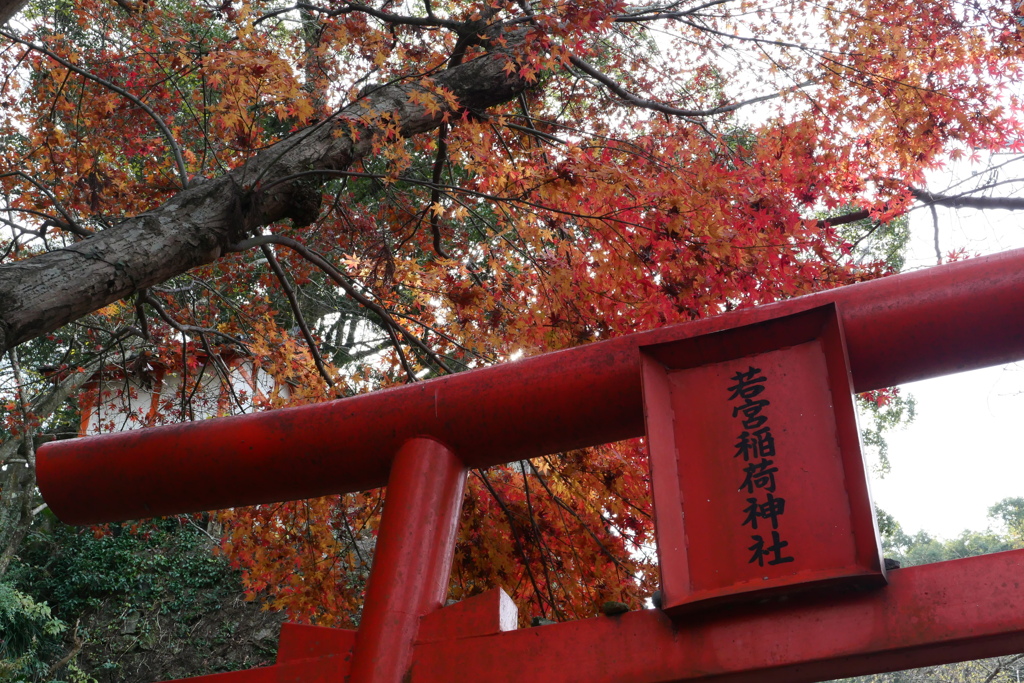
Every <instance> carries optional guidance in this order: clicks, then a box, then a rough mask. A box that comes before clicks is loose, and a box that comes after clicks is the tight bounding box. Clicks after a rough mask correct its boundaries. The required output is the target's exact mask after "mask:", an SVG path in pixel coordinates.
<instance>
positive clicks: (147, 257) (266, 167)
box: [0, 0, 526, 353]
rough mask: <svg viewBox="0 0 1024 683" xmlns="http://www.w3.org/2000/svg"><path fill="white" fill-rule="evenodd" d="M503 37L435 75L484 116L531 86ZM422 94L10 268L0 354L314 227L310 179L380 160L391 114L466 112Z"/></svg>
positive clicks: (4, 271) (330, 126)
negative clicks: (285, 231) (285, 227)
mask: <svg viewBox="0 0 1024 683" xmlns="http://www.w3.org/2000/svg"><path fill="white" fill-rule="evenodd" d="M4 1H5V0H0V2H4ZM504 37H505V38H506V39H507V40H508V43H507V46H506V47H504V48H502V49H496V50H494V51H492V52H490V53H488V54H487V55H485V56H482V57H479V58H477V59H474V60H472V61H470V62H467V63H465V64H461V65H459V66H457V67H453V68H451V69H448V70H446V71H443V72H441V73H440V74H438V75H437V76H435V77H434V78H433V82H434V84H435V85H436V86H439V87H441V88H445V89H447V90H449V91H451V92H452V93H454V95H455V96H456V97H457V98H458V101H459V104H460V107H461V109H460V110H459V111H461V110H469V111H477V112H480V111H483V110H485V109H487V108H488V107H492V106H495V105H497V104H501V103H503V102H507V101H509V100H511V99H513V98H515V97H516V96H518V94H519V93H520V92H522V91H523V90H524V89H525V88H526V83H525V81H523V80H522V79H521V78H519V77H518V76H517V75H516V74H517V72H518V69H513V70H512V73H511V74H510V73H509V72H508V70H507V65H508V64H509V63H510V61H513V57H512V56H511V54H510V50H512V49H513V47H512V46H514V45H515V44H516V43H518V42H519V40H518V39H519V38H520V36H519V35H515V34H505V36H504ZM417 91H424V88H423V86H421V85H418V84H395V85H389V86H385V87H382V88H380V89H378V90H375V91H373V92H372V93H369V94H368V95H367V96H366V97H363V98H361V99H359V100H357V101H356V102H353V103H352V104H350V105H348V106H347V107H345V108H344V109H342V110H341V111H340V112H339V113H338V114H336V115H335V116H334V117H332V118H331V119H329V120H328V121H325V122H322V123H319V124H316V125H314V126H310V127H309V128H306V129H305V130H303V131H300V132H299V133H296V134H295V135H293V136H291V137H289V138H287V139H285V140H282V141H281V142H278V143H276V144H275V145H273V146H271V147H269V148H268V149H266V150H264V151H263V152H260V153H259V154H257V155H256V156H254V157H253V158H252V159H250V160H249V161H248V162H247V163H246V164H245V165H243V166H241V167H239V168H237V169H235V170H233V171H231V172H230V173H228V174H226V175H224V176H221V177H219V178H215V179H211V180H198V181H193V182H192V184H191V185H190V186H189V187H188V188H186V189H184V190H182V191H181V192H179V193H178V194H177V195H176V196H174V197H173V198H172V199H171V200H170V201H168V202H167V203H166V204H164V205H163V206H161V207H159V208H157V209H155V210H153V211H149V212H147V213H145V214H142V215H140V216H136V217H134V218H130V219H127V220H125V221H123V222H122V223H120V224H119V225H117V226H115V227H113V228H111V229H108V230H104V231H102V232H99V233H97V234H96V235H93V236H92V237H89V238H88V239H85V240H82V241H81V242H78V243H76V244H75V245H73V246H71V247H68V248H66V249H61V250H57V251H52V252H48V253H46V254H41V255H39V256H36V257H34V258H31V259H27V260H25V261H18V262H15V263H10V264H6V265H3V266H0V353H2V352H5V351H6V350H8V349H10V348H13V347H14V346H16V345H18V344H20V343H22V342H24V341H27V340H29V339H32V338H34V337H36V336H39V335H41V334H46V333H47V332H51V331H53V330H55V329H57V328H59V327H60V326H62V325H65V324H67V323H69V322H72V321H74V320H76V319H78V318H80V317H82V316H84V315H87V314H89V313H91V312H92V311H95V310H97V309H98V308H101V307H103V306H105V305H107V304H109V303H112V302H114V301H118V300H120V299H123V298H125V297H127V296H130V295H131V294H132V293H134V292H136V291H138V290H140V289H143V288H145V287H148V286H150V285H155V284H158V283H160V282H163V281H165V280H167V279H169V278H172V277H174V276H176V275H180V274H182V273H184V272H186V271H188V270H190V269H192V268H195V267H197V266H201V265H204V264H207V263H210V262H212V261H214V260H216V259H217V258H218V257H220V255H221V254H222V253H223V251H224V249H225V248H226V247H228V246H229V245H231V244H233V243H235V242H238V241H239V240H241V239H244V238H246V237H248V236H250V235H252V234H253V233H254V231H256V230H258V229H259V228H260V227H262V226H265V225H268V224H270V223H274V222H276V221H280V220H282V219H284V218H292V219H293V220H294V221H295V223H296V224H297V225H305V224H308V223H309V222H311V221H312V220H313V219H314V218H315V213H316V210H318V209H319V197H320V186H321V185H322V183H323V182H324V181H326V180H327V178H328V177H329V176H318V175H311V172H315V171H343V170H345V169H347V168H349V167H350V166H351V165H352V164H353V163H354V162H357V161H358V160H360V159H362V158H363V157H365V156H367V155H368V154H370V153H371V152H372V148H373V137H374V134H375V133H376V132H379V131H380V130H381V127H382V125H383V124H382V122H383V121H384V120H385V118H386V120H387V121H389V122H390V123H392V124H397V126H398V129H399V130H400V132H401V134H402V135H403V136H405V137H409V136H412V135H416V134H419V133H424V132H426V131H429V130H431V129H434V128H436V127H438V126H439V125H440V124H441V122H442V116H443V115H444V114H445V113H446V111H447V112H448V113H450V114H452V116H455V117H457V116H459V111H453V110H450V109H447V108H446V107H444V106H442V108H441V110H440V111H437V112H434V113H431V112H430V111H428V110H426V109H425V108H424V107H423V106H421V105H419V104H414V103H412V101H411V100H410V95H412V94H414V93H416V92H417ZM442 105H443V103H442ZM297 174H302V175H301V176H300V177H296V178H293V176H296V175H297ZM261 188H266V189H261ZM311 203H312V205H311Z"/></svg>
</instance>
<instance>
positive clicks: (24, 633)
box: [0, 581, 67, 682]
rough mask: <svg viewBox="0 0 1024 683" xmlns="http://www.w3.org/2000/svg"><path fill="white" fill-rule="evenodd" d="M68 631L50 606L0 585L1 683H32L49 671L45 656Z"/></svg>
mask: <svg viewBox="0 0 1024 683" xmlns="http://www.w3.org/2000/svg"><path fill="white" fill-rule="evenodd" d="M66 629H67V624H65V623H64V622H63V621H61V620H60V619H57V618H55V617H54V616H53V615H52V614H51V612H50V607H49V606H48V605H47V604H46V603H41V602H36V601H35V600H33V599H32V598H31V597H29V596H28V595H26V594H25V593H22V592H21V591H19V590H17V589H15V588H14V586H13V585H11V584H10V583H6V582H2V581H0V682H6V681H21V680H26V679H31V678H33V677H34V676H35V675H36V674H39V673H43V672H45V671H47V668H48V667H47V665H46V664H45V662H44V657H45V653H46V652H47V651H48V650H49V649H51V648H52V645H53V643H54V642H55V641H56V639H57V637H58V636H59V635H60V634H61V633H63V632H64V631H65V630H66Z"/></svg>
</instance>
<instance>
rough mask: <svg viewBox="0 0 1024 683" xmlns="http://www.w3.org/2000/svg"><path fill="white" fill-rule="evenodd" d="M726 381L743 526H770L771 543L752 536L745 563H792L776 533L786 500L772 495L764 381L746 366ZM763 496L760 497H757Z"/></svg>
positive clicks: (775, 470) (773, 470)
mask: <svg viewBox="0 0 1024 683" xmlns="http://www.w3.org/2000/svg"><path fill="white" fill-rule="evenodd" d="M730 380H731V381H732V382H733V384H732V385H731V386H729V387H727V390H728V392H729V398H728V400H729V401H730V402H732V403H733V405H732V416H733V417H734V418H738V419H739V422H740V426H741V427H742V431H741V432H740V434H739V436H737V437H736V443H735V446H734V448H735V449H736V451H735V453H733V458H742V462H743V468H742V470H741V472H742V474H743V479H742V481H741V482H740V485H739V488H738V490H739V491H741V492H744V493H746V494H747V497H746V503H747V505H746V507H745V508H744V509H743V515H744V517H743V523H742V525H741V526H749V527H750V529H751V530H752V531H758V530H759V528H760V527H759V525H761V526H766V525H767V526H770V527H771V540H770V542H768V541H766V540H765V537H764V536H763V535H761V534H752V535H751V536H750V540H752V541H753V545H751V546H750V547H748V548H747V550H749V551H751V553H752V554H751V556H750V560H748V564H753V563H755V562H756V563H757V565H758V566H760V567H763V566H765V563H766V562H767V563H768V564H769V565H777V564H785V563H787V562H793V561H794V559H795V558H794V557H793V556H792V555H785V554H783V549H784V548H786V547H788V546H789V541H786V540H783V539H782V536H781V534H780V532H779V530H778V529H779V520H780V518H781V517H782V516H783V515H784V514H785V512H786V499H785V498H783V497H781V496H777V495H775V492H776V487H777V481H776V475H777V474H779V466H778V465H777V464H776V462H777V461H778V453H777V452H776V448H775V437H774V436H773V435H772V428H771V425H770V424H769V423H768V422H769V420H768V418H769V415H768V414H767V413H766V411H765V409H766V408H768V407H769V406H771V401H770V400H769V398H768V396H767V395H763V394H765V392H766V390H767V387H768V378H767V376H766V375H764V373H763V372H762V371H761V369H760V368H755V367H754V366H752V365H751V366H748V367H747V369H746V370H740V371H738V372H736V374H734V375H733V376H732V377H730ZM761 494H764V498H761V497H759V496H760V495H761Z"/></svg>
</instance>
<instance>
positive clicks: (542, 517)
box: [0, 0, 1024, 623]
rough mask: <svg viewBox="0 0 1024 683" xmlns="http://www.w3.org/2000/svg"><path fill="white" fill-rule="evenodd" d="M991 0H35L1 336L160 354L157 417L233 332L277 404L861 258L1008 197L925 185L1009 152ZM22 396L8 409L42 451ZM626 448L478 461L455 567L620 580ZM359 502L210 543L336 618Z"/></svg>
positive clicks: (228, 516) (5, 183)
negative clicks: (919, 210)
mask: <svg viewBox="0 0 1024 683" xmlns="http://www.w3.org/2000/svg"><path fill="white" fill-rule="evenodd" d="M1013 11H1014V8H1013V7H1012V6H1010V5H1008V4H1006V5H1004V4H1001V3H999V2H990V1H988V0H969V1H967V2H958V3H949V2H936V1H934V0H926V1H924V2H914V3H910V2H905V1H902V0H870V1H869V2H866V3H853V2H843V3H828V4H819V3H813V2H805V1H782V2H778V1H773V0H708V1H706V2H700V1H696V2H685V1H682V0H666V2H664V3H654V4H646V3H631V2H626V1H625V0H571V1H569V0H564V1H561V0H536V1H530V0H521V1H517V2H516V1H514V2H466V1H460V2H455V1H453V0H446V1H445V2H437V1H435V0H424V1H423V2H422V3H412V2H409V3H397V4H396V3H394V2H392V1H391V0H381V1H379V2H378V1H377V0H373V1H372V2H370V3H368V4H363V3H357V2H348V1H341V0H322V1H320V2H309V3H306V2H299V3H295V4H291V3H288V2H278V1H272V0H224V2H222V3H220V4H216V3H213V4H210V5H204V4H195V3H186V2H180V1H168V2H152V1H145V0H116V1H115V2H108V1H106V0H82V1H80V2H75V3H69V2H64V1H63V0H49V1H40V2H38V3H35V4H33V5H30V7H29V10H28V11H27V12H26V13H25V14H24V15H23V16H22V19H21V20H19V21H18V22H16V23H14V24H11V25H8V27H7V28H5V29H4V30H3V31H0V42H2V45H3V52H2V55H0V60H2V69H3V74H4V79H5V85H4V89H3V95H2V96H0V104H2V107H3V112H4V113H3V115H2V117H0V136H3V139H4V146H3V149H2V151H0V154H2V157H0V188H2V192H3V196H4V202H5V205H4V206H3V211H2V214H0V222H2V223H3V224H4V225H5V226H6V227H5V232H4V233H3V239H2V244H3V253H2V256H3V260H2V262H0V345H2V346H3V348H4V350H5V351H6V350H9V349H14V347H16V346H17V345H18V344H21V343H23V342H26V341H28V340H33V339H43V340H44V341H45V342H46V343H47V344H48V345H49V346H48V347H47V348H49V349H50V351H49V353H50V355H49V356H48V358H49V359H50V360H52V362H53V365H54V370H53V372H56V373H57V374H56V376H57V377H58V378H61V377H64V378H66V377H69V376H73V371H74V369H75V368H78V367H80V366H86V365H89V364H90V363H92V364H93V365H90V367H95V363H96V362H97V361H95V360H94V359H96V358H103V359H105V360H103V361H102V362H110V359H111V358H116V357H117V356H118V354H120V356H121V358H122V361H121V362H122V364H123V365H124V366H125V367H124V368H123V372H125V373H129V372H137V371H139V369H140V368H141V367H142V366H143V365H146V364H151V363H158V364H162V365H163V366H164V367H167V368H172V369H176V371H177V372H179V373H181V375H182V377H183V379H182V381H181V384H180V399H181V400H180V401H179V402H177V403H174V402H171V403H168V405H166V406H165V407H164V408H165V409H164V410H162V411H160V412H159V413H157V414H155V415H152V416H143V418H140V419H144V421H145V420H148V421H150V422H159V421H168V420H176V419H185V418H187V416H188V411H187V410H184V409H181V410H178V411H177V412H175V410H176V409H175V405H181V406H184V405H185V403H186V398H187V397H190V396H195V395H196V392H197V387H199V386H200V384H202V383H203V382H205V381H207V380H208V379H209V377H210V376H211V375H214V376H216V377H219V378H220V380H221V381H223V382H225V383H226V384H230V381H231V380H230V369H229V368H228V367H227V364H226V363H225V362H223V358H224V355H225V353H226V352H227V351H226V350H228V349H230V350H231V353H232V354H235V355H240V356H244V357H245V358H247V359H248V362H250V363H251V364H252V366H253V368H254V369H255V370H261V371H263V372H266V373H268V374H269V375H271V376H273V377H274V378H276V379H277V380H278V381H280V382H282V383H284V382H287V383H288V385H289V386H290V387H292V389H291V390H290V391H288V392H285V393H279V394H276V395H274V396H259V395H257V396H255V399H256V401H255V403H256V405H257V407H259V408H274V407H281V406H284V405H292V404H298V403H302V402H310V401H323V400H328V399H331V398H336V397H342V396H346V395H350V394H352V393H356V392H360V391H366V390H371V389H376V388H380V387H384V386H388V385H391V384H395V383H398V382H405V381H418V380H421V379H424V378H427V377H430V376H434V375H437V374H442V373H447V372H457V371H461V370H464V369H468V368H473V367H479V366H481V365H483V364H487V363H492V362H498V361H502V360H508V359H511V358H515V357H518V356H520V355H524V354H534V353H538V352H541V351H545V350H551V349H557V348H563V347H566V346H571V345H576V344H582V343H588V342H592V341H596V340H600V339H604V338H608V337H611V336H615V335H619V334H623V333H627V332H631V331H635V330H640V329H646V328H650V327H654V326H658V325H664V324H667V323H673V322H680V321H685V320H690V319H695V318H699V317H703V316H707V315H713V314H715V313H719V312H722V311H725V310H729V309H732V308H735V307H740V306H750V305H756V304H759V303H764V302H768V301H774V300H777V299H780V298H785V297H791V296H796V295H799V294H803V293H807V292H810V291H814V290H817V289H821V288H826V287H833V286H838V285H843V284H848V283H851V282H856V281H858V280H862V279H865V278H870V277H876V276H879V275H882V274H885V273H886V272H888V265H887V264H886V263H884V262H882V261H879V260H873V259H870V258H869V259H864V258H861V256H862V254H860V253H859V252H858V249H857V248H856V244H855V243H857V242H859V240H860V239H861V238H857V239H851V233H850V232H849V231H848V230H841V229H840V226H847V227H848V226H849V225H851V224H853V222H854V221H863V225H864V226H865V227H864V228H863V232H864V234H865V235H867V234H870V233H872V232H874V231H876V230H878V226H880V225H885V224H888V223H889V222H891V221H892V220H893V219H896V218H897V217H899V216H901V215H903V214H905V213H906V212H907V211H908V210H909V209H910V208H911V207H912V206H913V205H914V203H915V202H918V203H921V202H923V203H931V204H935V203H946V204H961V205H963V204H965V203H970V202H974V203H981V204H986V203H987V204H988V205H993V206H999V205H1002V204H1005V205H1006V206H1007V207H1009V208H1021V207H1019V206H1017V204H1016V203H1014V202H1015V200H996V199H993V198H991V197H963V196H950V195H941V194H936V193H930V192H928V191H927V190H926V189H924V185H925V174H926V173H927V172H928V171H930V170H934V169H937V168H940V167H941V166H942V164H944V163H946V162H947V161H949V160H951V159H952V160H955V159H958V158H961V157H964V156H968V157H969V156H971V155H980V154H983V153H997V152H1005V151H1010V152H1014V153H1018V152H1020V151H1021V150H1022V136H1021V133H1022V131H1021V124H1020V122H1019V120H1018V115H1019V107H1020V103H1019V101H1018V99H1017V97H1016V94H1015V92H1014V90H1013V86H1014V84H1015V83H1016V82H1017V81H1019V79H1020V75H1021V54H1022V46H1024V41H1022V38H1021V34H1020V30H1019V17H1017V16H1015V15H1014V13H1013ZM62 326H65V327H62ZM10 358H11V359H12V361H13V360H14V359H15V358H16V353H15V355H11V356H10ZM128 361H131V362H130V363H129V362H128ZM48 362H49V361H48ZM208 368H209V370H207V369H208ZM255 370H254V371H255ZM19 372H20V371H19ZM207 372H208V373H209V374H207ZM68 373H72V374H71V375H68ZM61 381H62V384H60V385H59V386H61V387H64V388H65V389H67V386H68V385H67V380H66V379H64V380H61ZM17 383H18V384H19V385H22V384H23V382H22V381H21V380H18V381H17ZM76 388H77V387H76ZM68 391H71V390H68ZM255 393H257V394H258V392H255ZM878 400H886V399H885V396H882V397H881V398H879V399H878ZM29 403H30V401H29V400H27V399H23V400H21V399H20V400H18V401H14V402H12V403H11V404H10V405H9V406H8V407H7V408H6V410H5V413H4V414H5V417H6V419H7V424H6V425H5V427H6V429H8V430H9V431H10V433H12V434H15V435H16V437H17V438H15V439H12V441H11V443H15V442H18V443H21V444H26V443H27V444H28V445H27V447H23V450H27V451H28V453H27V457H26V463H29V464H30V461H31V449H32V446H31V443H32V433H33V430H36V429H37V428H38V427H39V425H38V420H39V419H41V418H39V415H38V412H34V411H33V410H31V409H30V406H29ZM236 403H237V405H238V407H241V405H242V402H241V401H236ZM230 409H231V408H230V406H229V407H227V408H225V410H230ZM33 414H34V415H35V417H33ZM645 476H646V475H645V466H644V456H643V451H642V447H641V446H640V445H639V444H638V443H635V442H630V443H621V444H611V445H608V446H605V447H603V448H600V449H596V450H594V451H588V452H586V453H583V452H580V453H568V454H561V455H560V457H551V458H545V459H541V460H537V461H533V462H529V463H521V464H517V465H514V466H510V467H506V468H496V469H494V470H488V471H485V472H476V473H474V475H473V476H472V477H471V479H470V485H469V493H468V495H467V499H466V504H465V508H464V513H463V523H462V527H461V532H460V533H461V537H460V544H459V547H458V550H457V557H456V566H455V569H454V571H453V577H452V582H453V597H456V598H458V597H461V596H463V595H468V594H472V593H474V592H477V591H479V590H481V589H482V588H484V587H489V586H492V585H502V586H504V587H506V588H507V589H508V590H510V592H513V593H514V595H515V596H516V597H517V599H519V600H520V602H521V604H522V605H523V606H524V609H523V613H524V614H526V615H528V616H540V617H546V618H567V617H573V616H581V615H585V614H589V613H592V611H593V610H594V609H595V608H596V606H599V605H600V604H601V603H602V602H604V601H607V600H617V601H623V602H626V603H628V604H630V605H632V606H634V607H635V606H637V605H638V604H639V603H640V601H641V600H643V598H644V597H645V596H647V595H649V594H650V593H651V592H652V591H653V589H654V588H655V581H656V571H655V563H654V559H653V557H652V555H651V543H652V535H651V532H652V529H651V523H650V507H649V505H650V504H649V494H648V489H647V482H646V479H645ZM6 490H13V485H9V486H8V488H7V489H6ZM23 490H24V489H23ZM380 504H381V495H380V493H379V492H369V493H364V494H359V495H354V496H346V497H344V498H341V499H338V498H329V499H319V500H314V501H300V502H293V503H283V504H278V505H269V506H261V507H257V508H252V509H239V510H232V511H228V512H225V513H223V514H222V516H221V518H220V519H221V523H222V524H223V525H224V537H225V550H226V552H228V553H229V554H230V555H231V556H232V557H233V558H234V559H235V560H236V561H237V562H239V563H240V565H241V566H243V567H244V568H245V569H246V571H247V575H246V576H247V581H248V585H249V586H250V588H251V590H252V591H253V592H258V591H266V592H267V593H269V594H270V596H271V600H272V602H273V603H274V604H276V605H277V606H281V607H286V608H288V609H289V610H290V611H292V613H293V614H294V615H295V616H296V617H298V618H303V619H311V620H317V621H318V622H319V623H339V622H340V623H348V622H349V621H350V620H351V619H352V618H353V615H355V614H356V613H357V612H358V603H359V594H360V588H361V577H364V576H365V572H366V569H367V562H368V556H367V551H368V550H369V548H370V545H372V542H371V541H370V540H369V539H372V534H373V531H374V529H375V524H376V523H377V520H378V518H379V510H380ZM22 507H23V508H24V506H22ZM22 518H23V519H24V518H25V515H22ZM527 605H528V606H529V607H528V608H527V607H526V606H527Z"/></svg>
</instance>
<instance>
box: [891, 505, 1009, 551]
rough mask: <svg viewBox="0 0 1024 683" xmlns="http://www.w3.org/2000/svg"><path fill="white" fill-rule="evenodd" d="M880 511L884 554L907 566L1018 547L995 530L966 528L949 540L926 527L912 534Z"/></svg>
mask: <svg viewBox="0 0 1024 683" xmlns="http://www.w3.org/2000/svg"><path fill="white" fill-rule="evenodd" d="M1011 500H1012V499H1011ZM876 513H877V516H878V531H879V534H880V535H881V537H882V552H883V554H884V555H885V556H886V557H888V558H891V559H894V560H896V561H898V562H899V563H900V564H901V565H902V566H904V567H912V566H914V565H919V564H930V563H932V562H943V561H945V560H957V559H960V558H964V557H975V556H977V555H986V554H988V553H997V552H1002V551H1004V550H1012V549H1014V548H1015V547H1018V544H1016V543H1015V542H1014V540H1013V539H1012V538H1010V537H1008V536H1004V535H1001V534H998V533H996V532H993V531H991V530H986V531H969V530H964V531H963V532H961V533H960V535H959V536H957V537H955V538H952V539H950V540H948V541H944V540H941V539H938V538H934V537H933V536H931V535H930V534H928V533H927V532H925V531H919V532H917V533H916V534H914V535H912V536H911V535H909V534H907V533H906V532H905V531H903V527H902V526H900V523H899V522H897V521H896V520H895V519H894V518H893V516H892V515H890V514H889V513H887V512H886V511H885V510H877V511H876Z"/></svg>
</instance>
